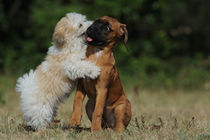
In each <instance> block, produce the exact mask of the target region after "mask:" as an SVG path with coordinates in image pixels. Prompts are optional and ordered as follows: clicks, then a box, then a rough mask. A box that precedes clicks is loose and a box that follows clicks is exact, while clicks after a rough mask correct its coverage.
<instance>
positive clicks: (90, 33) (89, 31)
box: [87, 26, 97, 35]
mask: <svg viewBox="0 0 210 140" xmlns="http://www.w3.org/2000/svg"><path fill="white" fill-rule="evenodd" d="M96 32H97V28H95V27H93V26H90V27H89V28H88V29H87V33H88V34H89V35H93V34H94V33H96Z"/></svg>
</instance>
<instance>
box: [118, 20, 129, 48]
mask: <svg viewBox="0 0 210 140" xmlns="http://www.w3.org/2000/svg"><path fill="white" fill-rule="evenodd" d="M120 35H121V36H123V37H124V45H125V47H126V49H128V48H127V46H126V43H127V41H128V31H127V28H126V25H125V24H121V25H120Z"/></svg>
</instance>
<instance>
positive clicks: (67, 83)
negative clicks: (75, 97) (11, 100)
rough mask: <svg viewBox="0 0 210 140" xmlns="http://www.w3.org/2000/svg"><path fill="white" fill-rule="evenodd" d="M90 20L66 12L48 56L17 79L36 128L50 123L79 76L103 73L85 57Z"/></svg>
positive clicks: (27, 118)
mask: <svg viewBox="0 0 210 140" xmlns="http://www.w3.org/2000/svg"><path fill="white" fill-rule="evenodd" d="M91 23H92V22H90V21H87V20H86V17H85V16H83V15H81V14H77V13H68V14H66V16H65V17H63V18H62V19H61V20H60V21H59V22H58V23H57V25H56V27H55V31H54V34H53V46H52V47H50V48H49V50H48V53H47V57H46V60H45V61H44V62H42V63H41V64H40V65H39V66H38V67H37V68H36V70H35V71H34V70H30V72H29V73H27V74H25V75H23V77H20V78H19V79H18V82H17V91H18V92H19V93H20V98H21V109H22V113H23V116H24V119H25V121H26V122H27V125H28V126H31V127H32V128H33V129H41V128H43V127H46V126H48V125H49V123H50V122H51V121H52V119H53V117H54V116H55V115H56V109H57V106H58V104H59V103H60V102H62V101H63V99H64V98H67V97H68V96H69V94H70V93H71V92H72V90H73V89H74V87H75V84H76V83H75V82H76V79H77V78H84V77H85V76H87V77H90V78H92V79H95V78H96V77H97V76H98V75H99V74H100V68H99V67H97V66H95V64H94V63H92V62H88V61H85V60H84V58H85V56H86V48H87V45H85V36H84V32H85V31H86V29H87V28H88V27H89V26H90V25H91Z"/></svg>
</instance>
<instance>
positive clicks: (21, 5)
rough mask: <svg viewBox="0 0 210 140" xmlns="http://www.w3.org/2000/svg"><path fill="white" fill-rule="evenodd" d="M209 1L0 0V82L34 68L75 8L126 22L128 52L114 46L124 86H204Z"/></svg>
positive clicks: (209, 69) (209, 77)
mask: <svg viewBox="0 0 210 140" xmlns="http://www.w3.org/2000/svg"><path fill="white" fill-rule="evenodd" d="M209 5H210V1H209V0H2V1H1V3H0V23H1V24H0V35H1V37H0V76H1V77H4V78H1V80H0V82H1V83H0V84H1V85H0V86H2V85H3V83H4V82H5V80H6V79H7V77H15V78H17V77H18V76H21V75H22V74H23V73H24V72H27V71H29V69H31V68H36V66H37V65H38V64H40V63H41V61H43V60H44V57H45V56H46V52H47V49H48V47H50V46H51V42H52V39H51V38H52V33H53V30H54V27H55V25H56V23H57V22H58V21H59V19H60V18H61V17H63V16H65V14H66V13H68V12H79V13H82V14H84V15H86V16H87V17H88V19H91V20H94V19H95V18H97V17H100V16H103V15H108V16H112V17H114V18H117V19H118V20H119V21H120V22H122V23H125V24H127V28H128V32H129V40H128V45H127V46H128V48H129V51H126V49H125V47H124V46H123V43H122V42H121V43H119V44H118V46H117V47H116V48H115V50H114V51H115V58H116V63H117V66H118V69H119V71H120V75H121V79H122V82H123V84H124V85H125V88H133V89H134V90H138V89H143V88H144V89H169V90H174V89H186V90H194V89H205V85H207V86H208V85H209V82H210V55H209V53H210V18H209V17H210V12H209ZM5 75H6V76H5ZM5 77H6V78H5ZM206 88H208V87H206ZM0 95H1V91H0ZM0 98H1V97H0Z"/></svg>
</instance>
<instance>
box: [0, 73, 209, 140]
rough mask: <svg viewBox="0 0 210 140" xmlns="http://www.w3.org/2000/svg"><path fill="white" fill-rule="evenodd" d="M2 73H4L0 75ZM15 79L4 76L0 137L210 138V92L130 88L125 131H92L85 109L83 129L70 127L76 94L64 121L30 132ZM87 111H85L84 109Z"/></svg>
mask: <svg viewBox="0 0 210 140" xmlns="http://www.w3.org/2000/svg"><path fill="white" fill-rule="evenodd" d="M0 76H1V75H0ZM14 85H15V80H14V78H11V77H10V78H8V77H5V76H3V77H2V76H1V78H0V91H1V92H2V93H3V94H2V97H3V100H4V101H5V103H0V139H1V140H3V139H21V140H22V139H27V140H28V139H34V140H36V139H53V140H54V139H55V140H56V139H62V140H65V139H79V140H98V139H105V140H110V139H122V140H129V139H131V140H137V139H147V140H153V139H154V140H156V139H159V140H164V139H165V140H169V139H171V140H174V139H177V140H192V139H198V140H207V139H210V92H209V91H191V92H187V91H181V90H177V91H176V90H173V91H164V90H162V91H152V90H143V91H142V90H139V91H138V92H137V91H135V90H134V91H133V90H127V91H126V93H127V96H128V98H129V100H130V101H131V103H132V113H133V115H132V120H131V122H130V124H129V126H128V128H127V130H125V131H124V132H122V133H117V132H114V131H113V130H110V129H107V130H104V131H101V132H97V133H91V132H90V130H89V128H90V126H91V125H90V122H89V120H88V118H87V116H86V114H85V112H83V118H82V125H81V127H82V128H83V129H77V130H76V129H69V128H68V124H69V119H70V116H71V112H72V103H73V99H74V93H73V94H72V95H71V96H70V98H69V99H67V100H66V101H65V103H64V104H61V105H60V107H59V109H58V115H57V117H56V119H59V120H60V123H56V124H52V125H51V127H50V128H47V129H44V130H41V131H39V132H33V131H26V130H25V129H24V126H25V123H24V121H23V117H22V115H21V112H20V108H19V95H18V94H17V93H16V92H15V90H14V88H15V86H14ZM83 111H84V110H83Z"/></svg>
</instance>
